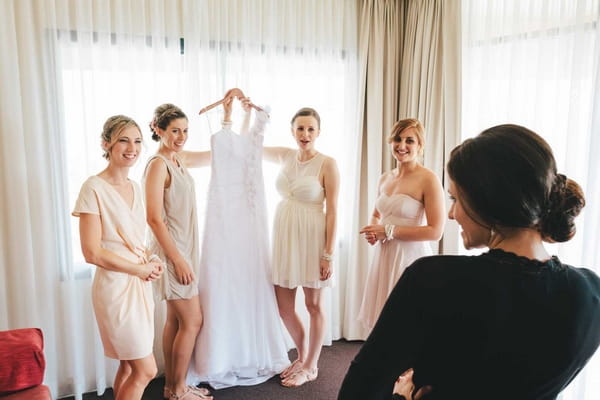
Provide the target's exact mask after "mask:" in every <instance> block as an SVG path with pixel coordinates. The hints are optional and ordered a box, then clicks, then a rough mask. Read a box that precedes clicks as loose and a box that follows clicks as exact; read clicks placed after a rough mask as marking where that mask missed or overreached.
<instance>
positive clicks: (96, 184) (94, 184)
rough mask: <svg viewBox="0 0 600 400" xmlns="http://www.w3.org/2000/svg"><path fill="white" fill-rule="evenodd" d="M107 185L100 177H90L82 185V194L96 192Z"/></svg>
mask: <svg viewBox="0 0 600 400" xmlns="http://www.w3.org/2000/svg"><path fill="white" fill-rule="evenodd" d="M104 184H105V181H104V179H102V178H101V177H99V176H98V175H92V176H89V177H88V178H87V179H86V180H85V181H84V182H83V184H82V185H81V192H89V191H96V190H98V189H100V188H101V187H102V186H103V185H104Z"/></svg>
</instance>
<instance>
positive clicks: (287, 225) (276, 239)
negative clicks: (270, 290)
mask: <svg viewBox="0 0 600 400" xmlns="http://www.w3.org/2000/svg"><path fill="white" fill-rule="evenodd" d="M282 161H283V162H282V164H283V165H282V169H281V172H280V173H279V176H278V177H277V180H276V183H275V185H276V188H277V191H278V192H279V194H280V195H281V197H282V200H281V202H280V203H279V204H278V206H277V209H276V211H275V218H274V224H273V259H272V264H273V275H272V277H273V283H274V284H275V285H278V286H281V287H286V288H295V287H297V286H303V287H308V288H322V287H328V286H331V278H329V279H328V280H326V281H321V280H319V275H320V262H321V256H322V254H323V249H324V248H325V212H324V201H325V189H324V188H323V186H322V185H321V182H320V180H319V175H320V172H321V168H322V167H323V162H324V161H325V156H324V155H323V154H321V153H317V154H316V155H315V156H314V157H313V158H311V159H310V160H307V161H304V162H300V161H298V153H297V151H295V150H290V151H288V152H287V153H286V154H285V155H284V157H283V160H282Z"/></svg>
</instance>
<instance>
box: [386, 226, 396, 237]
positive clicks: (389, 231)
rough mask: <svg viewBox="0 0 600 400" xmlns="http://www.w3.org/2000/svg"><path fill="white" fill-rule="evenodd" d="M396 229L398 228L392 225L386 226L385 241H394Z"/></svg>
mask: <svg viewBox="0 0 600 400" xmlns="http://www.w3.org/2000/svg"><path fill="white" fill-rule="evenodd" d="M394 228H396V226H395V225H392V224H387V225H386V226H385V240H386V241H387V240H393V239H394Z"/></svg>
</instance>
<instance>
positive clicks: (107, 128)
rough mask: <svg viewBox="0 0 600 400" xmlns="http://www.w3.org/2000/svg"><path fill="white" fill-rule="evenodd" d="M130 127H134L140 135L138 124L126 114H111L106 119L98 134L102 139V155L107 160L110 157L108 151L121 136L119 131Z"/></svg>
mask: <svg viewBox="0 0 600 400" xmlns="http://www.w3.org/2000/svg"><path fill="white" fill-rule="evenodd" d="M130 127H136V128H137V130H138V131H139V132H140V135H141V134H142V131H141V129H140V127H139V126H138V124H137V123H136V122H135V121H134V120H133V119H132V118H129V117H128V116H126V115H113V116H112V117H109V118H108V119H107V120H106V122H105V123H104V126H103V127H102V134H101V135H100V137H101V139H102V149H103V150H104V154H102V157H104V158H106V159H107V160H109V159H110V151H111V150H112V148H113V146H114V145H115V143H116V142H117V140H119V138H120V137H121V133H122V132H123V131H124V130H125V129H127V128H130Z"/></svg>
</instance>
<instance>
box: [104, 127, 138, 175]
mask: <svg viewBox="0 0 600 400" xmlns="http://www.w3.org/2000/svg"><path fill="white" fill-rule="evenodd" d="M103 145H104V148H105V150H106V151H107V153H108V159H109V162H110V163H111V164H113V165H115V166H118V167H131V166H132V165H133V164H135V162H136V161H137V158H138V156H139V155H140V152H141V150H142V133H141V132H140V130H139V128H138V127H137V126H128V127H126V128H125V129H123V130H122V131H121V132H120V133H119V134H118V135H117V138H116V139H115V140H114V141H113V142H112V143H108V142H106V141H105V142H104V143H103Z"/></svg>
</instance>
